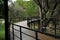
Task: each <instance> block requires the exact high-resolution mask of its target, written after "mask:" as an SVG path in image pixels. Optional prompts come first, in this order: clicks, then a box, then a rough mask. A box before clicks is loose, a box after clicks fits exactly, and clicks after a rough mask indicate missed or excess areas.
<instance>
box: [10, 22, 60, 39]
mask: <svg viewBox="0 0 60 40" xmlns="http://www.w3.org/2000/svg"><path fill="white" fill-rule="evenodd" d="M15 24H17V25H20V26H24V27H27V28H28V26H27V21H22V22H17V23H15ZM14 28H15V29H17V30H20V29H19V27H17V26H14ZM10 30H12V29H11V28H10ZM11 32H12V31H11ZM22 32H24V33H26V34H29V35H31V36H34V37H35V32H33V31H31V30H27V29H24V28H22ZM14 34H15V35H17V36H18V37H20V32H18V31H16V30H14ZM11 36H12V34H11ZM38 38H39V39H40V40H59V39H55V38H54V37H51V36H48V35H44V34H41V33H38ZM22 39H23V40H36V39H34V38H32V37H29V36H26V35H25V34H23V33H22ZM11 40H12V37H11ZM14 40H20V39H18V38H17V37H15V36H14Z"/></svg>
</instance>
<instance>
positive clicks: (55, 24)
mask: <svg viewBox="0 0 60 40" xmlns="http://www.w3.org/2000/svg"><path fill="white" fill-rule="evenodd" d="M55 38H56V18H55Z"/></svg>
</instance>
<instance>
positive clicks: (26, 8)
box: [9, 0, 39, 20]
mask: <svg viewBox="0 0 60 40" xmlns="http://www.w3.org/2000/svg"><path fill="white" fill-rule="evenodd" d="M38 9H39V8H38V6H37V4H35V2H34V1H22V0H17V1H16V2H15V3H14V5H11V6H9V17H11V18H15V17H17V19H19V17H20V19H23V20H25V19H26V18H27V17H28V18H29V17H32V16H38V14H39V10H38ZM17 15H18V16H17Z"/></svg>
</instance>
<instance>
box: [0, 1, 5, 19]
mask: <svg viewBox="0 0 60 40" xmlns="http://www.w3.org/2000/svg"><path fill="white" fill-rule="evenodd" d="M0 18H4V0H0Z"/></svg>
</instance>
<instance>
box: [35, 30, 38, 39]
mask: <svg viewBox="0 0 60 40" xmlns="http://www.w3.org/2000/svg"><path fill="white" fill-rule="evenodd" d="M35 35H36V40H38V32H37V31H35Z"/></svg>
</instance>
